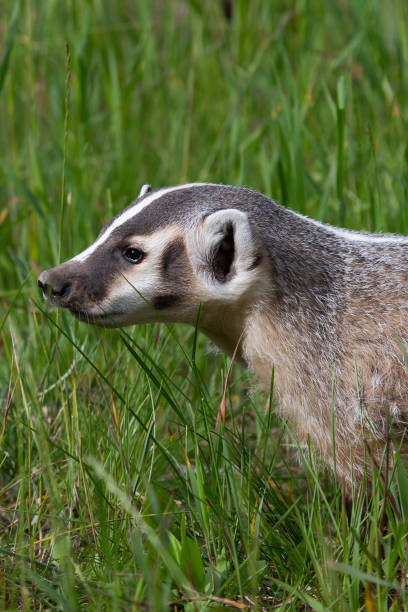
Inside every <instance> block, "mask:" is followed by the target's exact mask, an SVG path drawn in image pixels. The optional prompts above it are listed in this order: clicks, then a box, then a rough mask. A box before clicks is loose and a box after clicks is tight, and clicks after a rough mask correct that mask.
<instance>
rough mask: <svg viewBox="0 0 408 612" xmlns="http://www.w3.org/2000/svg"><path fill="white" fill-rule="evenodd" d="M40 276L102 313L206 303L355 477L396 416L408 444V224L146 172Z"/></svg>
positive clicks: (290, 413) (62, 294)
mask: <svg viewBox="0 0 408 612" xmlns="http://www.w3.org/2000/svg"><path fill="white" fill-rule="evenodd" d="M38 284H39V286H40V288H41V289H42V291H43V293H44V295H45V296H46V297H48V298H49V299H50V301H51V302H52V303H54V304H55V305H57V306H60V307H65V308H69V309H70V310H71V312H72V313H73V314H74V315H75V316H76V317H78V318H79V319H81V320H83V321H86V322H88V323H92V324H95V325H102V326H107V327H108V326H109V327H117V326H123V325H132V324H136V323H147V322H155V321H175V322H184V323H190V324H192V325H194V324H196V321H197V317H198V313H199V318H198V321H199V322H198V325H199V328H200V329H201V330H202V331H203V332H204V333H205V334H206V335H207V336H208V337H209V338H210V339H211V340H213V341H214V342H215V343H217V344H218V345H219V346H220V347H221V348H222V349H223V350H224V351H226V352H227V353H229V354H232V353H233V352H234V351H235V349H237V351H238V358H239V359H240V360H241V361H242V362H243V363H245V364H246V365H247V366H248V367H249V368H250V370H252V371H253V372H254V374H255V375H256V376H257V377H258V379H259V380H260V381H261V383H262V385H263V386H264V387H265V388H266V389H268V388H269V385H270V380H271V375H272V371H273V372H274V383H275V384H274V389H275V393H276V395H277V398H278V400H279V409H280V412H281V414H282V416H283V417H284V418H286V419H287V420H288V421H289V424H290V426H291V427H292V428H293V429H294V431H295V432H296V435H297V437H298V439H299V442H300V444H306V443H307V442H308V440H309V439H310V441H311V443H312V446H313V447H314V449H315V450H316V451H317V452H318V453H319V454H320V456H321V457H322V458H323V460H324V461H325V462H326V463H327V464H328V465H331V466H333V465H335V467H336V471H337V475H338V477H339V478H340V479H341V480H343V481H345V482H349V483H350V482H351V481H352V480H354V481H356V482H359V481H361V479H362V477H363V474H364V472H365V470H367V472H368V473H370V471H371V469H372V466H373V465H375V464H376V465H377V466H380V465H381V463H382V461H383V455H384V449H385V446H386V444H387V441H388V440H389V439H390V428H391V431H392V432H393V434H392V435H393V436H394V439H395V443H396V445H397V446H398V445H401V448H402V454H403V455H405V443H404V435H405V426H406V422H407V413H408V405H407V398H408V376H407V370H406V367H405V364H404V354H405V349H406V344H407V338H406V334H407V327H408V239H406V238H403V237H399V236H394V235H386V234H384V235H379V234H364V233H359V232H351V231H347V230H341V229H337V228H334V227H330V226H327V225H323V224H321V223H318V222H315V221H312V220H311V219H308V218H306V217H303V216H301V215H298V214H296V213H294V212H292V211H289V210H287V209H285V208H283V207H282V206H279V205H278V204H276V203H275V202H274V201H272V200H270V199H269V198H268V197H266V196H264V195H262V194H260V193H257V192H254V191H252V190H249V189H245V188H239V187H228V186H224V185H213V184H202V183H194V184H188V185H181V186H178V187H170V188H165V189H161V190H158V191H154V192H152V191H151V190H150V189H149V188H148V187H147V186H144V187H143V188H142V191H141V193H140V195H139V198H138V199H137V200H136V201H135V202H133V203H132V204H131V205H130V206H128V207H127V208H125V209H124V211H122V212H121V213H120V214H119V215H117V216H116V217H114V219H113V220H112V221H111V222H110V223H108V224H107V225H106V226H105V228H104V229H103V230H102V232H101V233H100V235H99V237H98V238H97V240H96V241H95V242H94V243H93V244H92V245H91V246H90V247H88V248H87V249H86V250H85V251H83V252H82V253H80V254H79V255H77V256H76V257H74V258H73V259H70V260H69V261H67V262H65V263H63V264H60V265H59V266H56V267H55V268H52V269H51V270H47V271H45V272H43V273H42V274H41V275H40V277H39V281H38ZM333 433H334V439H333ZM334 447H335V454H336V461H335V462H334V459H333V450H334Z"/></svg>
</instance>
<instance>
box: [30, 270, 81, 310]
mask: <svg viewBox="0 0 408 612" xmlns="http://www.w3.org/2000/svg"><path fill="white" fill-rule="evenodd" d="M59 267H60V266H57V267H56V268H51V270H44V271H43V272H41V274H40V276H39V278H38V281H37V284H38V286H39V288H40V289H41V291H42V293H43V296H44V298H45V299H49V300H50V302H52V303H53V304H55V305H56V306H68V304H69V298H70V294H71V290H72V281H71V280H70V279H69V278H67V276H66V275H65V274H61V273H58V268H59Z"/></svg>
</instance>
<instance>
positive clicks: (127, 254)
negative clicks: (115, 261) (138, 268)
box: [123, 247, 145, 264]
mask: <svg viewBox="0 0 408 612" xmlns="http://www.w3.org/2000/svg"><path fill="white" fill-rule="evenodd" d="M144 256H145V253H143V251H140V250H139V249H134V248H132V247H129V248H128V249H126V251H124V252H123V257H124V258H125V259H127V261H130V263H133V264H138V263H140V262H141V261H142V260H143V259H144Z"/></svg>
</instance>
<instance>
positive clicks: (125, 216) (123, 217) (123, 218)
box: [71, 183, 210, 261]
mask: <svg viewBox="0 0 408 612" xmlns="http://www.w3.org/2000/svg"><path fill="white" fill-rule="evenodd" d="M209 184H210V183H186V184H185V185H177V186H176V187H166V188H164V189H159V191H155V192H154V193H152V194H151V195H149V196H147V197H145V198H144V200H143V202H140V203H138V202H137V201H136V202H135V204H134V206H132V207H131V208H128V210H125V212H123V213H122V214H120V215H119V216H118V217H117V218H116V219H115V220H114V221H113V223H111V225H110V226H109V227H108V228H107V230H106V232H104V233H103V234H102V236H100V237H99V238H98V239H97V240H95V242H94V243H93V244H91V246H89V247H88V248H87V249H85V251H82V253H79V255H76V256H75V257H73V258H72V260H71V261H85V259H87V257H89V255H92V253H93V252H94V251H96V249H97V248H98V247H99V246H100V245H101V244H103V243H104V242H106V240H107V239H108V238H109V236H110V235H111V234H112V232H113V231H114V230H115V229H116V228H118V227H120V226H121V225H123V224H124V223H126V222H127V221H129V220H130V219H132V218H133V217H134V216H136V215H138V214H139V213H140V212H141V211H142V210H144V209H145V208H147V206H149V205H150V204H152V203H153V202H155V201H156V200H158V199H159V198H161V197H162V196H164V195H166V194H168V193H171V192H172V191H178V190H179V189H187V188H188V187H199V186H204V185H209Z"/></svg>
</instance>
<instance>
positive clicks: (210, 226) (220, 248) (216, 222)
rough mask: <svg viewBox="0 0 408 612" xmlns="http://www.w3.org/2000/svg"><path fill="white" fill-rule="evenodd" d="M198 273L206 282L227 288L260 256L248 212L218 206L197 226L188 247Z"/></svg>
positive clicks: (244, 273) (243, 274)
mask: <svg viewBox="0 0 408 612" xmlns="http://www.w3.org/2000/svg"><path fill="white" fill-rule="evenodd" d="M189 252H190V259H191V261H192V264H193V266H194V268H195V270H196V273H197V275H198V276H199V277H200V278H201V279H203V280H204V281H205V284H206V285H208V284H211V285H212V286H214V285H216V286H218V287H220V289H221V288H223V289H224V290H226V288H227V286H228V285H232V284H234V282H233V281H236V280H237V279H242V278H243V277H244V276H246V275H247V274H248V272H249V271H250V270H251V269H253V267H254V262H255V261H258V260H259V245H258V241H257V239H256V237H255V236H254V233H253V230H252V228H251V225H250V223H249V219H248V216H247V215H246V214H245V213H244V212H242V211H239V210H235V209H227V210H219V211H217V212H215V213H212V214H211V215H208V217H206V218H205V219H204V220H203V222H202V223H201V224H200V225H199V226H198V227H197V228H196V230H195V232H194V235H193V241H192V243H191V244H190V248H189Z"/></svg>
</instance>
